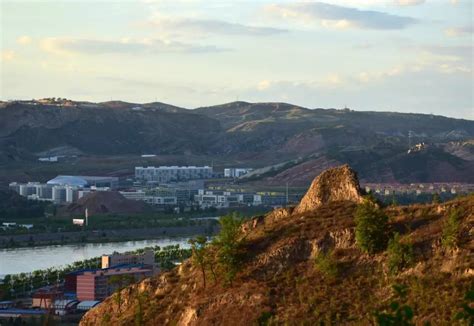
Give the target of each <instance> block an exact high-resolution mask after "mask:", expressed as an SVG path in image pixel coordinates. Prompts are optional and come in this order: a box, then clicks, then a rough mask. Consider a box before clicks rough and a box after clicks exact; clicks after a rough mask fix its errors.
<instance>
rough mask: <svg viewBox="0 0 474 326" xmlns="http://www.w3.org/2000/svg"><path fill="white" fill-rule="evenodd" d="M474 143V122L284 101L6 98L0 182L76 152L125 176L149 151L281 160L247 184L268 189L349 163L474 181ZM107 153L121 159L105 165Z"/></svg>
mask: <svg viewBox="0 0 474 326" xmlns="http://www.w3.org/2000/svg"><path fill="white" fill-rule="evenodd" d="M473 139H474V121H469V120H462V119H452V118H447V117H442V116H433V115H424V114H406V113H395V112H359V111H353V110H349V109H343V110H336V109H308V108H303V107H300V106H296V105H292V104H286V103H247V102H232V103H227V104H223V105H216V106H211V107H201V108H197V109H194V110H187V109H184V108H179V107H176V106H172V105H168V104H164V103H160V102H155V103H148V104H137V103H127V102H121V101H110V102H103V103H90V102H75V101H70V100H59V101H58V100H47V101H44V100H43V101H17V102H3V103H0V165H1V167H2V168H3V169H5V171H9V170H15V169H17V170H15V171H13V172H12V173H7V176H4V177H2V176H0V178H2V179H6V180H9V179H8V176H11V177H15V175H19V174H21V172H22V171H23V170H25V171H26V169H30V170H31V171H35V169H36V167H37V165H38V164H39V163H38V162H37V159H38V157H41V156H45V155H46V156H47V155H65V156H78V157H80V158H81V166H84V167H86V166H87V168H85V169H86V171H85V172H87V171H89V170H87V169H90V171H91V172H94V171H96V170H95V167H96V166H99V165H100V166H101V170H100V171H104V170H106V168H107V167H108V168H109V170H111V171H115V170H120V171H121V172H120V173H125V174H126V173H131V172H132V168H133V166H132V165H131V164H134V163H131V162H136V160H133V159H131V158H133V157H139V155H140V154H149V153H152V154H156V155H157V156H158V157H159V158H160V160H159V163H160V164H201V163H202V161H203V159H205V161H206V162H207V164H209V163H210V162H211V161H212V160H214V161H215V162H216V164H215V166H216V167H217V168H222V167H224V166H235V165H242V166H250V167H254V168H267V170H268V167H271V166H273V165H275V164H279V163H284V164H280V167H278V168H271V169H270V170H271V173H264V174H262V175H258V174H254V175H253V177H252V179H251V180H242V182H247V181H248V182H250V181H251V182H259V183H264V184H269V185H271V184H280V185H281V184H282V182H286V181H290V185H308V184H309V182H310V181H311V180H312V178H313V177H314V173H315V171H321V170H322V169H324V168H327V167H330V166H335V165H338V164H342V163H349V164H351V165H352V166H354V167H355V168H356V169H358V171H359V173H360V176H361V178H362V179H363V180H368V181H375V182H395V181H398V182H418V181H419V182H422V181H423V182H435V181H443V182H445V181H463V182H474V173H472V172H473V169H474V160H473V158H474V156H473V155H472V153H473V151H472V145H469V144H470V142H472V140H473ZM421 142H424V143H425V144H427V145H428V146H426V148H423V150H422V151H419V152H416V153H412V154H410V155H409V154H408V153H407V150H408V149H409V145H410V144H411V145H414V144H417V143H421ZM105 158H116V159H110V160H108V161H107V163H104V162H105V161H106V160H105ZM157 160H158V159H157ZM99 161H100V162H101V163H100V164H98V163H97V162H99ZM119 161H120V162H119ZM127 162H128V164H129V165H130V166H128V165H127ZM157 162H158V161H157ZM146 163H147V164H155V162H154V161H150V162H146ZM78 164H79V163H78ZM135 164H136V163H135ZM89 166H90V167H89ZM18 169H23V170H21V171H19V170H18ZM64 169H66V167H64ZM39 170H41V167H39ZM126 171H129V172H126ZM305 171H307V173H306V172H305ZM85 172H84V173H85ZM41 173H42V172H41V171H38V173H37V174H39V175H41ZM285 180H286V181H285Z"/></svg>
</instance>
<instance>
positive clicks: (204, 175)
mask: <svg viewBox="0 0 474 326" xmlns="http://www.w3.org/2000/svg"><path fill="white" fill-rule="evenodd" d="M212 176H213V172H212V167H210V166H158V167H155V166H148V167H141V166H137V167H135V178H136V179H137V180H139V181H145V182H156V183H168V182H178V181H184V180H193V179H210V178H212Z"/></svg>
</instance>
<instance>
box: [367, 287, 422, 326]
mask: <svg viewBox="0 0 474 326" xmlns="http://www.w3.org/2000/svg"><path fill="white" fill-rule="evenodd" d="M392 288H393V290H394V291H395V298H394V300H393V301H392V302H390V304H389V308H388V309H384V310H382V311H380V310H379V311H376V312H375V314H374V315H375V321H376V323H377V325H379V326H392V325H393V326H412V325H414V324H413V322H412V321H411V320H412V319H413V309H412V308H411V307H410V306H409V305H406V304H401V303H400V301H401V300H402V301H404V300H405V299H406V295H407V287H406V286H404V285H400V284H395V285H393V287H392Z"/></svg>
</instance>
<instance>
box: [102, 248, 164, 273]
mask: <svg viewBox="0 0 474 326" xmlns="http://www.w3.org/2000/svg"><path fill="white" fill-rule="evenodd" d="M101 262H102V268H103V269H105V268H110V267H113V266H117V265H146V266H153V265H154V264H155V254H154V252H153V251H152V250H145V251H144V252H143V253H139V254H136V253H118V252H114V253H113V254H111V255H102V259H101Z"/></svg>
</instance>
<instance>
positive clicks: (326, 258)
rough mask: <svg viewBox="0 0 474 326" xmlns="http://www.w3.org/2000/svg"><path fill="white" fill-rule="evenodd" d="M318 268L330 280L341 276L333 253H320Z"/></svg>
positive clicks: (316, 260) (316, 264)
mask: <svg viewBox="0 0 474 326" xmlns="http://www.w3.org/2000/svg"><path fill="white" fill-rule="evenodd" d="M314 264H315V266H316V268H317V269H318V270H319V271H320V272H321V273H323V274H325V275H326V276H328V277H330V278H336V277H337V276H338V274H339V267H338V265H337V261H336V259H335V258H334V254H333V252H332V251H329V252H327V253H324V252H320V253H319V254H318V255H317V256H316V258H315V260H314Z"/></svg>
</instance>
